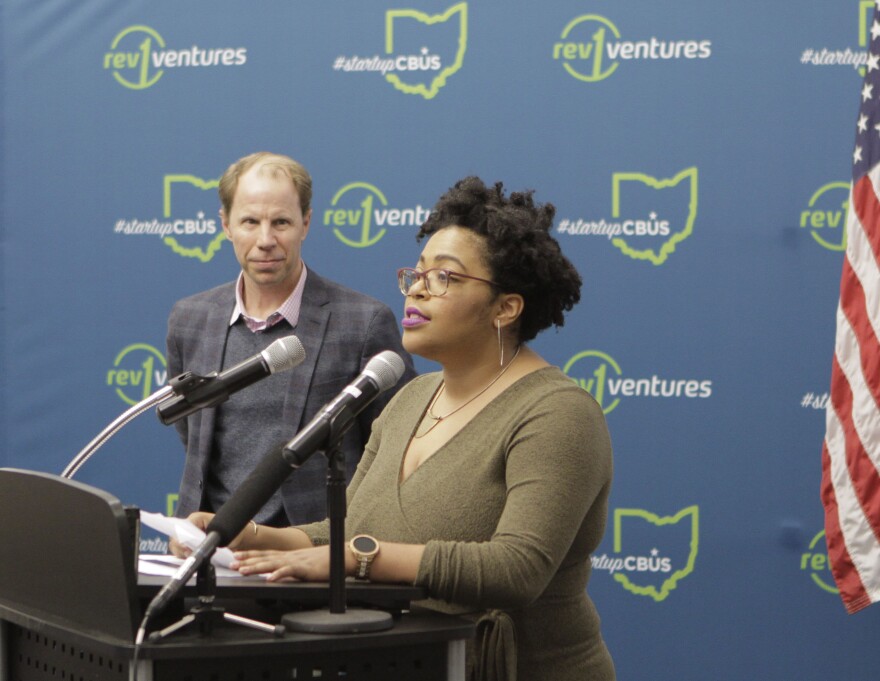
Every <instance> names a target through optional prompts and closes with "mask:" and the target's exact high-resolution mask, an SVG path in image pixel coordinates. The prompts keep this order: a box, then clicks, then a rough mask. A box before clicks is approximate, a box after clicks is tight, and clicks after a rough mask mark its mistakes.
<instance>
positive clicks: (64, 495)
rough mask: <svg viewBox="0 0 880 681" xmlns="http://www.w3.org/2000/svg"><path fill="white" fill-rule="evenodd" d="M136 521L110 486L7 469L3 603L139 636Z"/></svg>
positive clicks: (2, 507) (3, 480)
mask: <svg viewBox="0 0 880 681" xmlns="http://www.w3.org/2000/svg"><path fill="white" fill-rule="evenodd" d="M135 528H136V524H135V521H134V519H133V518H131V517H130V516H129V515H128V514H127V513H126V511H125V509H124V508H123V506H122V504H121V503H120V502H119V500H118V499H116V498H115V497H113V496H111V495H110V494H107V493H106V492H103V491H102V490H99V489H97V488H95V487H91V486H89V485H84V484H82V483H78V482H75V481H72V480H65V479H63V478H59V477H58V476H56V475H50V474H48V473H38V472H35V471H22V470H15V469H10V468H5V469H0V552H2V564H3V565H2V569H0V603H8V604H10V605H12V606H13V607H16V606H18V607H21V608H24V609H26V610H32V611H39V612H42V613H44V615H45V616H46V618H47V619H48V620H52V621H54V620H59V621H63V622H64V623H65V624H70V625H73V626H76V627H79V628H81V629H83V630H87V631H93V632H96V633H99V634H104V635H108V636H113V637H116V638H119V639H123V640H128V641H130V640H132V639H133V638H134V633H135V631H136V630H137V624H138V619H137V618H138V612H137V609H138V608H137V599H136V594H135V587H136V583H135V579H136V577H135V575H136V567H135V566H136V560H137V541H136V530H135Z"/></svg>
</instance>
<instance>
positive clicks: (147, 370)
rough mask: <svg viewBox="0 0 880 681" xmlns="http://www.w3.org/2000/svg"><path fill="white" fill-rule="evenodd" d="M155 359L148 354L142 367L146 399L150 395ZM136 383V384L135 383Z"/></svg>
mask: <svg viewBox="0 0 880 681" xmlns="http://www.w3.org/2000/svg"><path fill="white" fill-rule="evenodd" d="M154 361H155V359H154V357H153V356H152V355H148V356H147V359H146V361H144V363H143V367H144V399H147V398H148V397H149V396H150V393H151V392H153V391H152V387H153V362H154ZM135 385H137V384H135Z"/></svg>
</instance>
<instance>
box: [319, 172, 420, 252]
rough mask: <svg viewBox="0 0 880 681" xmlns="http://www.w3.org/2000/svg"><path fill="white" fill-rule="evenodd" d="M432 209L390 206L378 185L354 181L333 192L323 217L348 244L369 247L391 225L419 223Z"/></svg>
mask: <svg viewBox="0 0 880 681" xmlns="http://www.w3.org/2000/svg"><path fill="white" fill-rule="evenodd" d="M430 212H431V211H430V210H429V209H427V208H422V206H420V205H416V206H415V207H413V208H389V207H388V199H387V198H385V194H384V193H382V190H380V189H379V188H378V187H376V186H375V185H372V184H369V183H367V182H351V183H349V184H347V185H345V186H344V187H342V188H341V189H340V190H339V191H337V192H336V193H335V194H334V195H333V199H332V200H331V202H330V208H327V209H325V210H324V215H323V220H322V221H323V223H324V226H325V227H331V228H332V229H333V234H335V235H336V238H337V239H339V240H340V241H341V242H342V243H344V244H345V245H346V246H351V247H352V248H368V247H369V246H372V245H374V244H376V243H378V242H379V240H380V239H381V238H382V237H383V236H385V233H386V232H387V231H388V228H389V227H395V228H396V227H406V228H412V227H417V226H419V225H421V224H422V223H423V222H424V221H425V220H427V219H428V215H429V214H430Z"/></svg>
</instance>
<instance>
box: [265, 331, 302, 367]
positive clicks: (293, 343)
mask: <svg viewBox="0 0 880 681" xmlns="http://www.w3.org/2000/svg"><path fill="white" fill-rule="evenodd" d="M261 354H262V355H263V359H265V360H266V364H267V365H268V366H269V373H270V374H277V373H278V372H279V371H287V370H288V369H293V367H295V366H297V365H298V364H302V361H303V360H304V359H305V358H306V351H305V348H303V346H302V343H300V341H299V338H297V337H296V336H285V337H284V338H279V339H278V340H277V341H275V342H274V343H272V345H270V346H269V347H268V348H266V349H265V350H263V352H262V353H261Z"/></svg>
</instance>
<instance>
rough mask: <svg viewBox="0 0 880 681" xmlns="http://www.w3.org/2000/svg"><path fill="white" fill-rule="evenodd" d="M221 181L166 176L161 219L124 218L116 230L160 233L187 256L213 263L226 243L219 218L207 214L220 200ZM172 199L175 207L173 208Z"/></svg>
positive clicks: (118, 221)
mask: <svg viewBox="0 0 880 681" xmlns="http://www.w3.org/2000/svg"><path fill="white" fill-rule="evenodd" d="M218 185H219V180H203V179H201V178H199V177H196V176H195V175H165V176H164V178H163V181H162V196H163V200H162V217H161V218H145V219H140V218H120V219H118V220H116V222H115V223H114V225H113V231H114V232H115V233H116V234H120V235H123V236H157V237H159V238H160V239H161V240H162V243H164V244H165V245H166V246H168V248H170V249H171V250H172V251H173V252H174V253H176V254H177V255H179V256H181V257H183V258H195V259H196V260H199V261H201V262H209V261H210V260H211V259H213V257H214V255H215V254H216V253H217V251H219V250H220V247H221V246H222V245H223V241H224V239H226V235H225V234H224V233H223V229H222V225H221V224H220V220H219V218H208V217H206V212H205V210H206V206H207V205H208V203H209V202H210V203H216V201H217V199H216V194H214V193H213V192H211V198H210V199H208V198H207V195H206V194H205V192H206V191H209V190H213V189H216V188H217V186H218ZM172 198H173V199H174V210H173V211H172V207H171V204H172Z"/></svg>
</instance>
